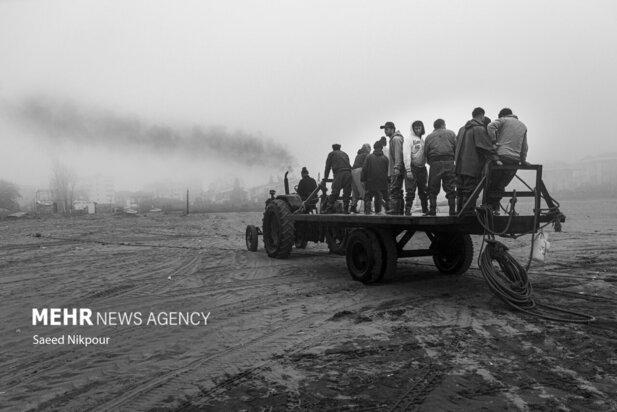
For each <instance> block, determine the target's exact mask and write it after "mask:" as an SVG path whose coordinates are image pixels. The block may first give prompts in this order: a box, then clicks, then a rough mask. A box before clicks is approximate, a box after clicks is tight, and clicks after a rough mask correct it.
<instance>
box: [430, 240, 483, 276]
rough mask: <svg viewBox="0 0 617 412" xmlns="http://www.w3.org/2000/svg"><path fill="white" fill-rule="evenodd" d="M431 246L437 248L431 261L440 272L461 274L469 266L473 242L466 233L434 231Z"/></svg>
mask: <svg viewBox="0 0 617 412" xmlns="http://www.w3.org/2000/svg"><path fill="white" fill-rule="evenodd" d="M431 248H432V249H437V254H436V255H434V256H433V262H435V266H436V267H437V269H438V270H439V271H440V272H441V273H445V274H447V275H461V274H463V273H465V272H466V271H467V269H469V266H471V260H472V259H473V243H472V241H471V236H469V235H468V234H463V233H436V234H435V239H434V240H433V243H432V244H431Z"/></svg>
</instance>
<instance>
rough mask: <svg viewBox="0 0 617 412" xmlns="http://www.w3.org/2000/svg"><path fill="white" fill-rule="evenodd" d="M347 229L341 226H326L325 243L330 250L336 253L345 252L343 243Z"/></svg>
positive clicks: (345, 239)
mask: <svg viewBox="0 0 617 412" xmlns="http://www.w3.org/2000/svg"><path fill="white" fill-rule="evenodd" d="M347 236H348V230H347V229H345V228H342V227H328V228H327V229H326V243H327V244H328V249H330V252H332V253H334V254H336V255H344V254H345V243H346V241H347Z"/></svg>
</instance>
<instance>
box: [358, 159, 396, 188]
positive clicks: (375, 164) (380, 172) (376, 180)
mask: <svg viewBox="0 0 617 412" xmlns="http://www.w3.org/2000/svg"><path fill="white" fill-rule="evenodd" d="M389 163H390V162H388V158H387V157H386V156H384V153H383V150H382V149H375V150H373V153H371V154H370V155H368V156H367V157H366V160H365V161H364V165H362V175H361V177H360V180H361V181H362V182H365V183H366V191H367V192H377V191H381V192H384V191H386V190H388V164H389Z"/></svg>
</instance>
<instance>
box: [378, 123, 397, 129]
mask: <svg viewBox="0 0 617 412" xmlns="http://www.w3.org/2000/svg"><path fill="white" fill-rule="evenodd" d="M387 127H389V128H391V129H396V127H394V123H392V122H386V124H384V125H383V126H379V128H380V129H385V128H387Z"/></svg>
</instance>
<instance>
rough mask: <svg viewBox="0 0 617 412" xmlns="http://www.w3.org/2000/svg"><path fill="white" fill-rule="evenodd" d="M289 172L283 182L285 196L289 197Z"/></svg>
mask: <svg viewBox="0 0 617 412" xmlns="http://www.w3.org/2000/svg"><path fill="white" fill-rule="evenodd" d="M288 173H289V172H285V179H284V180H283V182H284V183H285V194H286V195H288V194H289V180H287V174H288Z"/></svg>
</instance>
